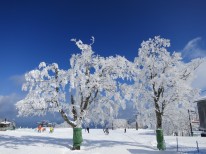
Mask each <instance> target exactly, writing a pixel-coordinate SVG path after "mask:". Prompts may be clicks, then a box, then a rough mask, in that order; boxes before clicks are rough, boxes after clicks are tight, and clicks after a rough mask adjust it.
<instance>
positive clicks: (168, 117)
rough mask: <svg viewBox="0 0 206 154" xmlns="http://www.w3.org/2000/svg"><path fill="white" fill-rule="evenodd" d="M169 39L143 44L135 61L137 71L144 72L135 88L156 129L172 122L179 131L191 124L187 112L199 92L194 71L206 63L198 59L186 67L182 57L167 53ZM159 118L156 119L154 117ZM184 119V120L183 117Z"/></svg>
mask: <svg viewBox="0 0 206 154" xmlns="http://www.w3.org/2000/svg"><path fill="white" fill-rule="evenodd" d="M169 46H170V41H169V40H168V39H164V38H160V37H159V36H157V37H155V38H153V39H149V40H148V41H143V42H142V44H141V48H140V49H139V52H138V57H137V58H136V59H135V64H136V68H139V69H140V73H139V75H138V77H136V79H134V80H135V85H134V87H133V88H135V89H138V90H139V91H138V92H139V95H138V97H137V98H136V99H137V101H136V102H137V103H141V104H144V105H141V107H142V108H141V109H143V108H144V109H146V112H145V113H144V115H145V116H147V117H148V119H150V118H153V120H152V121H156V122H155V124H156V129H162V128H163V127H165V128H166V127H167V125H163V121H164V120H165V122H166V121H170V122H172V123H173V124H174V126H175V127H176V129H179V128H180V126H181V127H182V123H183V122H184V121H185V120H187V119H183V118H182V121H180V120H179V116H181V117H185V118H187V116H186V115H187V110H188V109H190V108H191V107H192V103H191V102H192V101H193V99H195V97H197V96H198V90H196V89H193V88H192V87H191V81H192V79H193V75H194V70H195V69H196V68H197V67H198V66H199V65H200V64H201V63H202V62H203V61H204V60H203V59H195V60H193V61H191V62H190V63H184V62H183V61H182V58H181V54H180V53H176V52H173V53H172V54H171V53H170V52H168V51H167V47H169ZM154 115H155V116H154ZM183 115H184V116H183Z"/></svg>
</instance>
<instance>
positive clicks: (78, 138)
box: [72, 128, 83, 150]
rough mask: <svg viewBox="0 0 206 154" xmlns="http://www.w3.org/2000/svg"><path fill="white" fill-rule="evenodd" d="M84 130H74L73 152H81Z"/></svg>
mask: <svg viewBox="0 0 206 154" xmlns="http://www.w3.org/2000/svg"><path fill="white" fill-rule="evenodd" d="M82 141H83V139H82V128H73V148H72V150H80V146H81V143H82Z"/></svg>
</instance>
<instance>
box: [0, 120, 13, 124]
mask: <svg viewBox="0 0 206 154" xmlns="http://www.w3.org/2000/svg"><path fill="white" fill-rule="evenodd" d="M10 123H11V122H8V121H6V122H5V121H2V122H0V124H10Z"/></svg>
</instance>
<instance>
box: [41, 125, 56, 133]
mask: <svg viewBox="0 0 206 154" xmlns="http://www.w3.org/2000/svg"><path fill="white" fill-rule="evenodd" d="M37 131H38V132H39V133H41V132H44V131H46V128H45V127H42V125H38V127H37ZM53 132H54V127H52V126H51V127H50V128H49V133H53Z"/></svg>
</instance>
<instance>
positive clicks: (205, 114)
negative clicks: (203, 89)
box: [195, 97, 206, 137]
mask: <svg viewBox="0 0 206 154" xmlns="http://www.w3.org/2000/svg"><path fill="white" fill-rule="evenodd" d="M195 102H197V108H198V113H199V121H200V127H199V130H201V131H203V132H202V133H201V136H202V137H206V97H203V98H200V99H198V100H196V101H195Z"/></svg>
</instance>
